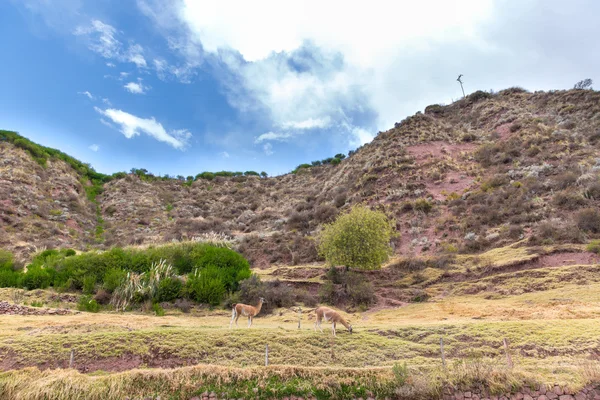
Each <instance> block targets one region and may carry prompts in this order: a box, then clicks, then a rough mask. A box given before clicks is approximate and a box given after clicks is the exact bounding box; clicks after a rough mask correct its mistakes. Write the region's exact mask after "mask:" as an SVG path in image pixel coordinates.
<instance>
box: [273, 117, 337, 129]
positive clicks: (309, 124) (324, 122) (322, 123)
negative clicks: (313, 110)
mask: <svg viewBox="0 0 600 400" xmlns="http://www.w3.org/2000/svg"><path fill="white" fill-rule="evenodd" d="M330 124H331V118H329V117H328V116H326V117H324V118H317V119H313V118H309V119H306V120H304V121H287V122H284V123H283V124H282V125H281V127H282V128H285V129H317V128H326V127H328V126H329V125H330Z"/></svg>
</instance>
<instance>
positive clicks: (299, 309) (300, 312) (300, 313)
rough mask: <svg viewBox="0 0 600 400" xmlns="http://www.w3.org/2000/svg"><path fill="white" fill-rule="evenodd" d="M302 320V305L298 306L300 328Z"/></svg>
mask: <svg viewBox="0 0 600 400" xmlns="http://www.w3.org/2000/svg"><path fill="white" fill-rule="evenodd" d="M301 321H302V307H298V329H300V325H301Z"/></svg>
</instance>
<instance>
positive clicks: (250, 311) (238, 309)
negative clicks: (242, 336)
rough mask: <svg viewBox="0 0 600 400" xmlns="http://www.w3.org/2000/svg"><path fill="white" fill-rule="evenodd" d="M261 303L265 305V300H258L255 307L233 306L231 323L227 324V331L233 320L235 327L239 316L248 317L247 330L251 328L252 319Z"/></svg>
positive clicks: (258, 310)
mask: <svg viewBox="0 0 600 400" xmlns="http://www.w3.org/2000/svg"><path fill="white" fill-rule="evenodd" d="M263 303H266V301H265V299H263V298H262V297H261V298H260V300H259V302H258V305H257V306H256V307H253V306H249V305H247V304H234V305H233V308H232V309H231V322H229V329H231V325H232V324H233V321H234V320H235V326H237V321H238V318H240V316H242V315H243V316H245V317H248V328H250V327H251V326H252V318H253V317H255V316H256V315H257V314H258V313H259V312H260V309H261V308H262V305H263Z"/></svg>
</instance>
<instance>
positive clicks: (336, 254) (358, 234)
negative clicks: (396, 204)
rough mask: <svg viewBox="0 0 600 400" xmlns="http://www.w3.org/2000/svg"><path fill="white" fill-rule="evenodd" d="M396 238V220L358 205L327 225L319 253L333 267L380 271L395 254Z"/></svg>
mask: <svg viewBox="0 0 600 400" xmlns="http://www.w3.org/2000/svg"><path fill="white" fill-rule="evenodd" d="M395 236H396V232H395V224H394V221H393V220H390V219H388V217H387V216H386V215H385V214H384V213H382V212H380V211H372V210H370V209H369V208H367V207H365V206H355V207H353V208H352V210H351V211H350V212H348V213H346V214H343V215H341V216H339V217H338V218H337V219H336V220H335V222H333V223H331V224H327V225H325V226H324V229H323V231H322V232H321V234H320V237H319V254H320V255H321V256H323V257H325V259H326V260H327V262H328V263H329V264H331V265H334V266H335V265H345V266H346V267H348V268H359V269H377V268H380V267H381V264H383V263H384V262H386V261H387V260H388V258H389V256H390V255H391V254H392V248H391V246H390V240H391V239H392V238H393V237H395Z"/></svg>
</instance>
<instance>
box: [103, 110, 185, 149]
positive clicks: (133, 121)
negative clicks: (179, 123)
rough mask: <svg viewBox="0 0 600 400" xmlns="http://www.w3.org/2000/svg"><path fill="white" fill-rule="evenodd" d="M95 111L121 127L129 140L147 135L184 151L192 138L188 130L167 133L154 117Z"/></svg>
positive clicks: (119, 111) (115, 111)
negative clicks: (143, 134)
mask: <svg viewBox="0 0 600 400" xmlns="http://www.w3.org/2000/svg"><path fill="white" fill-rule="evenodd" d="M95 110H96V111H97V112H98V113H99V114H101V115H103V116H105V117H107V118H109V119H110V120H111V121H112V122H114V123H115V124H117V125H119V127H120V131H121V133H122V134H123V135H125V137H126V138H128V139H131V138H133V137H134V136H138V135H140V134H142V133H145V134H146V135H148V136H151V137H153V138H154V139H156V140H158V141H160V142H164V143H167V144H168V145H170V146H172V147H174V148H176V149H178V150H184V149H185V148H186V147H187V146H188V144H189V140H190V138H191V137H192V134H191V133H190V132H189V131H188V130H187V129H179V130H171V131H169V132H167V130H166V129H165V128H164V127H163V126H162V124H161V123H160V122H158V121H156V119H154V117H150V118H141V117H138V116H136V115H133V114H129V113H128V112H125V111H122V110H117V109H114V108H109V109H106V110H102V109H100V108H98V107H95Z"/></svg>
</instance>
